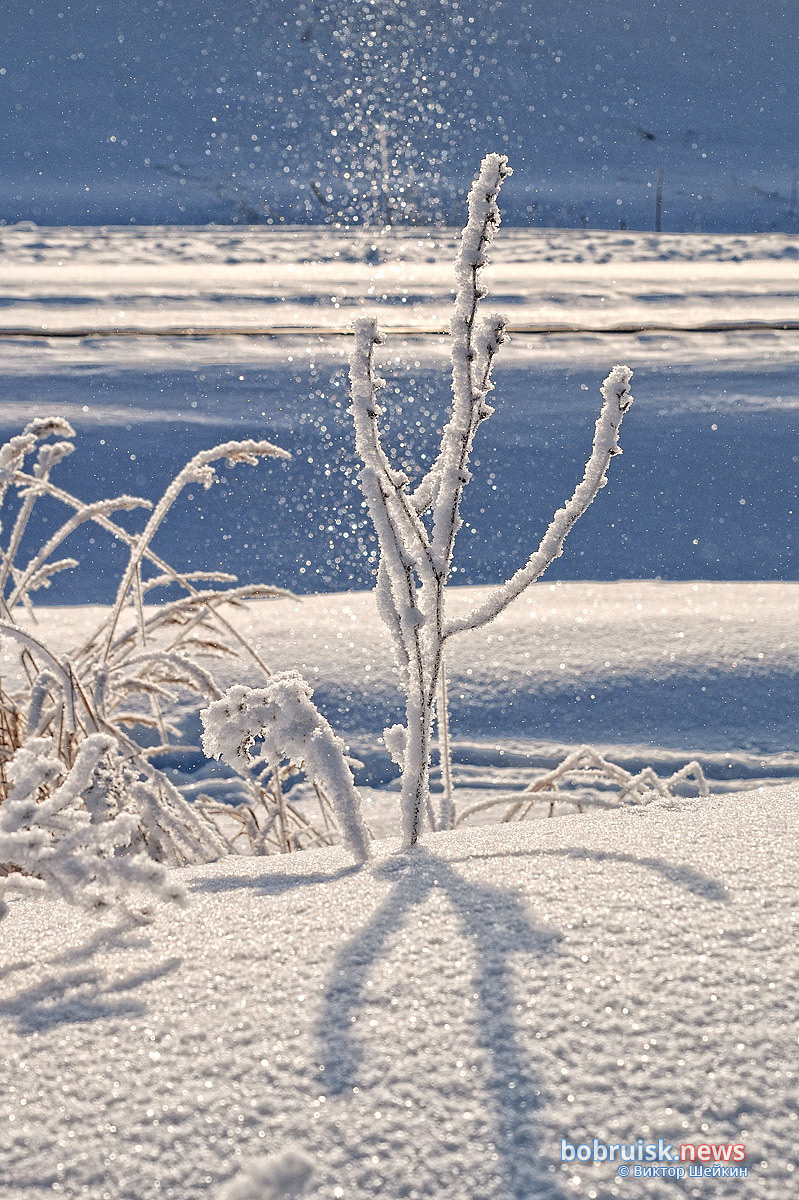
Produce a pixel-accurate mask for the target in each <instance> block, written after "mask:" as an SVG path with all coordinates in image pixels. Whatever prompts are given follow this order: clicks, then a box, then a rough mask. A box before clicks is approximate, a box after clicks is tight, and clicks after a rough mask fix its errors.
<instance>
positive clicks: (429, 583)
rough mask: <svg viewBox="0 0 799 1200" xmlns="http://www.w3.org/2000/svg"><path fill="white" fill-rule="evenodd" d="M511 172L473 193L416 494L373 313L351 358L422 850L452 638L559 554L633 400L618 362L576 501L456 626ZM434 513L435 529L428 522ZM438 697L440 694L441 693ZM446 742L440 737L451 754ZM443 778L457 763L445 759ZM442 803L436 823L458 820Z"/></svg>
mask: <svg viewBox="0 0 799 1200" xmlns="http://www.w3.org/2000/svg"><path fill="white" fill-rule="evenodd" d="M509 174H510V168H509V167H508V164H507V159H505V158H504V157H503V156H502V155H499V154H489V155H487V156H486V157H485V158H484V159H483V162H482V164H481V167H480V171H479V174H478V176H477V178H476V179H475V181H474V183H473V185H472V188H471V191H470V193H469V216H468V220H467V223H466V227H465V228H464V230H463V234H462V237H461V244H460V249H459V251H458V256H457V260H456V281H457V291H456V297H455V305H454V311H453V316H452V321H451V324H450V332H451V336H452V402H451V408H450V415H449V420H448V421H447V424H446V425H445V427H444V430H443V433H442V436H441V444H440V447H439V451H438V454H437V456H436V459H435V461H434V462H433V465H432V466H431V468H430V470H429V471H428V472H427V474H426V475H425V476H424V477H423V479H422V481H421V482H420V484H419V486H418V487H417V488H416V490H415V491H413V492H410V491H409V479H408V476H407V475H406V474H405V473H404V472H402V471H397V470H396V469H395V468H394V467H392V465H391V463H390V461H389V458H388V456H387V454H386V452H385V449H384V446H383V440H382V435H381V431H380V426H379V416H380V408H379V405H378V403H377V394H378V391H379V390H380V388H381V387H382V386H383V381H382V380H381V379H379V378H378V376H377V374H376V372H375V368H374V350H375V346H378V345H380V344H381V343H382V341H383V336H382V334H381V332H380V330H379V329H378V327H377V323H376V322H375V321H374V320H373V319H372V318H368V317H365V318H360V319H359V320H358V321H356V322H355V330H354V332H355V338H354V344H353V349H352V354H351V358H350V395H351V411H352V416H353V422H354V426H355V440H356V448H357V450H358V454H359V455H360V458H361V460H362V462H363V467H362V469H361V476H360V478H361V487H362V490H363V494H364V497H365V499H366V502H367V505H368V508H369V513H370V516H371V519H372V523H373V525H374V527H375V531H376V533H377V538H378V543H379V547H380V564H379V569H378V580H377V602H378V608H379V611H380V615H381V616H382V618H383V620H384V621H385V623H386V625H387V627H388V629H389V631H390V633H391V636H392V640H393V643H394V648H395V653H396V658H397V662H398V664H399V667H400V675H401V682H402V685H403V689H404V692H405V725H404V727H396V726H395V727H394V728H393V729H390V730H386V743H387V745H388V747H389V750H390V752H391V754H392V756H393V757H394V759H395V761H396V762H397V763H398V764H399V766H400V768H401V771H402V789H401V801H400V802H401V807H402V824H403V838H404V841H405V844H406V845H408V846H412V845H414V844H415V843H416V842H417V841H418V838H419V836H420V834H421V832H422V829H423V826H424V822H425V817H426V814H427V813H429V812H430V787H429V782H430V781H429V770H430V748H431V731H432V723H433V717H434V713H435V708H436V701H437V697H438V703H439V726H440V729H441V730H442V733H443V734H445V731H446V729H447V714H446V690H445V682H444V681H443V679H442V678H441V671H442V662H443V650H444V645H445V642H446V640H447V639H448V638H449V637H451V636H452V635H453V634H455V633H460V632H462V631H464V630H467V629H477V628H479V627H480V626H482V625H485V624H486V623H487V622H488V621H491V620H493V619H494V617H496V616H498V614H499V613H500V612H502V611H503V609H504V608H506V607H507V605H508V604H510V603H511V601H512V600H513V599H514V598H515V597H516V596H518V595H519V594H520V593H521V592H522V591H523V590H524V589H525V588H526V587H528V586H529V585H530V584H531V583H532V582H534V580H536V579H538V578H539V577H540V575H541V574H542V573H543V572H544V571H545V570H546V568H547V567H548V566H549V564H550V563H551V562H552V561H553V559H555V558H556V557H558V555H560V553H561V552H562V548H563V543H564V540H565V538H566V536H567V534H568V532H569V530H570V529H571V528H572V526H573V525H574V523H575V522H576V521H577V520H578V518H579V517H580V516H581V515H582V514H583V512H585V510H586V508H587V507H588V505H589V504H590V503H591V501H592V500H593V499H594V497H595V496H596V495H597V492H598V491H599V489H600V488H601V487H602V486H603V485H604V484H605V483H606V481H607V480H606V475H605V472H606V471H607V468H608V465H609V463H610V459H611V458H612V457H613V456H614V455H615V454H619V453H620V450H619V446H618V433H619V428H620V426H621V422H622V418H623V416H624V413H625V412H626V411H627V409H628V408H629V406H630V404H631V403H632V396H631V395H630V391H629V386H628V385H629V381H630V377H631V372H630V370H629V369H628V368H627V367H614V369H613V371H612V372H611V373H610V375H609V376H608V377H607V379H606V380H605V382H604V384H603V386H602V397H603V406H602V411H601V413H600V416H599V419H598V421H597V423H596V429H595V432H594V443H593V448H592V451H591V456H590V458H589V460H588V463H587V464H586V468H585V473H584V476H583V479H582V480H581V482H580V483H579V484H578V485H577V487H576V488H575V490H574V493H573V495H572V497H571V498H570V500H569V501H568V502H567V503H566V504H565V505H564V507H563V508H561V509H559V510H558V512H557V513H556V514H555V516H554V518H553V520H552V522H551V524H550V526H549V528H548V529H547V531H546V533H545V534H544V537H543V538H542V540H541V543H540V545H539V546H538V548H537V550H535V551H534V553H533V554H531V555H530V558H529V559H528V561H527V563H526V564H525V565H524V566H523V567H520V568H519V570H518V571H516V573H515V574H514V575H513V576H512V577H511V578H510V579H509V580H507V581H506V582H505V583H504V584H502V585H501V586H500V587H499V588H497V589H496V590H495V591H494V592H492V593H491V595H490V596H489V597H488V599H487V600H486V601H485V603H483V604H482V605H479V606H478V607H477V608H476V609H475V610H474V611H473V612H472V613H471V614H469V616H467V617H465V618H462V619H459V620H457V621H447V619H446V614H445V597H446V588H447V583H448V580H449V577H450V572H451V569H452V556H453V552H454V548H455V539H456V537H457V533H458V530H459V528H460V525H461V517H460V502H461V498H462V495H463V489H464V488H465V486H466V484H467V483H468V482H469V478H470V475H469V458H470V455H471V451H472V446H473V443H474V437H475V434H476V432H477V429H478V426H479V425H480V424H481V423H482V422H483V421H484V420H486V419H487V418H488V417H490V416H491V413H492V411H493V410H492V409H491V407H490V406H489V405H488V404H487V402H486V400H487V396H488V394H489V392H490V391H491V390H492V388H493V384H492V382H491V371H492V367H493V362H494V358H495V356H496V353H497V351H498V349H499V347H500V345H501V344H502V342H503V340H504V330H505V322H504V320H503V318H502V317H500V316H498V315H497V314H495V313H492V314H490V315H489V316H488V317H487V318H486V319H485V320H482V321H478V319H477V311H478V305H479V302H480V300H481V299H482V297H483V296H484V295H485V289H484V288H483V287H482V286H481V284H480V270H481V268H482V267H483V266H484V265H485V262H486V250H487V247H488V245H489V243H490V241H491V238H492V236H493V234H494V232H495V230H496V229H497V228H498V227H499V209H498V207H497V196H498V193H499V189H500V187H501V185H502V182H503V180H504V179H506V178H507V176H508V175H509ZM428 512H429V515H428V516H427V523H426V521H425V519H424V518H425V516H426V514H428ZM439 693H440V695H439ZM446 747H447V742H446V736H444V738H443V740H442V748H443V750H444V756H445V757H448V750H447V748H446ZM442 766H443V769H444V774H445V779H446V778H447V777H448V776H447V772H448V763H442ZM450 809H451V801H450V800H448V799H447V797H446V796H445V800H444V804H443V806H442V809H441V812H440V815H439V823H440V824H441V826H442V827H448V826H449V824H450V823H451V820H452V817H451V811H450Z"/></svg>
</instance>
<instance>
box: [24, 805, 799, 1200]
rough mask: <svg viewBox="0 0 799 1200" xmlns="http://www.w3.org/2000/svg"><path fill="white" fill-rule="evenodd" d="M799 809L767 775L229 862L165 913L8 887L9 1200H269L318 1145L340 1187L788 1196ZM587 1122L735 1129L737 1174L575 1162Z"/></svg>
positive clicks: (304, 1176) (793, 1116)
mask: <svg viewBox="0 0 799 1200" xmlns="http://www.w3.org/2000/svg"><path fill="white" fill-rule="evenodd" d="M798 828H799V789H797V788H796V787H781V788H775V789H760V790H758V791H754V792H747V793H742V794H738V795H736V796H721V797H711V798H710V799H709V800H707V801H701V802H700V801H675V802H673V803H669V804H664V805H656V806H655V805H653V806H649V807H644V808H638V809H623V810H617V811H615V812H613V813H611V814H608V815H603V816H597V817H594V816H587V817H584V818H563V819H555V820H551V821H536V822H531V823H528V824H520V825H515V826H509V827H502V828H496V827H495V828H482V829H472V830H469V831H467V832H465V833H458V834H439V835H436V836H433V837H430V838H429V839H427V840H426V842H425V845H424V847H423V848H420V849H418V850H416V851H413V852H408V853H398V852H397V851H396V847H395V846H394V845H393V844H389V843H381V844H379V845H378V846H377V847H376V849H375V851H374V855H373V858H372V860H371V861H370V863H368V864H367V865H366V866H364V867H362V868H357V867H355V866H353V865H352V863H351V861H350V860H349V859H348V858H347V856H346V854H345V852H344V851H343V850H330V851H324V852H318V853H317V852H315V853H306V854H298V855H295V856H293V857H281V858H272V859H268V860H264V859H240V858H238V859H227V860H224V861H221V862H219V863H216V864H214V865H212V866H210V867H202V868H192V869H190V870H187V871H183V872H180V876H181V879H182V881H183V882H184V883H185V885H186V887H187V889H188V892H189V903H188V905H187V906H186V907H185V908H176V907H170V906H165V907H162V908H161V909H160V910H159V912H158V914H157V917H156V919H155V921H154V923H153V924H152V925H150V926H146V927H142V926H139V927H136V926H133V925H130V924H128V925H116V926H113V927H108V926H100V925H98V924H96V923H93V921H92V920H91V919H90V918H88V917H87V916H86V915H85V914H82V913H80V912H76V911H72V910H69V909H67V908H66V907H65V906H63V905H61V904H59V903H55V902H49V901H19V902H17V903H14V904H12V912H11V914H10V916H9V917H8V919H7V920H6V922H5V923H4V925H3V927H2V939H3V940H2V948H1V949H0V1039H1V1040H0V1044H1V1045H2V1047H3V1052H2V1057H3V1059H4V1070H3V1076H4V1081H5V1083H4V1087H3V1090H2V1099H0V1161H2V1163H3V1168H2V1171H1V1172H0V1200H21V1198H22V1197H25V1198H26V1200H28V1198H31V1200H33V1198H35V1197H39V1196H43V1195H45V1194H47V1195H48V1196H52V1195H60V1196H74V1197H77V1196H81V1197H86V1198H87V1200H105V1198H106V1197H113V1200H155V1198H156V1197H158V1198H159V1200H160V1198H162V1197H167V1196H168V1197H171V1198H172V1200H199V1198H200V1197H204V1196H206V1195H207V1196H209V1197H211V1198H212V1200H213V1198H215V1197H216V1196H218V1195H220V1194H221V1195H236V1196H238V1195H240V1194H246V1195H247V1196H248V1197H249V1196H250V1194H251V1193H252V1195H256V1194H258V1195H259V1196H260V1195H261V1194H262V1193H263V1194H266V1195H271V1194H272V1193H271V1192H270V1191H269V1190H268V1188H269V1187H273V1186H274V1185H275V1184H276V1181H277V1182H279V1179H280V1171H283V1169H284V1168H285V1169H286V1171H287V1172H288V1176H287V1178H288V1183H287V1184H286V1186H287V1187H289V1188H294V1189H296V1188H298V1187H302V1186H305V1184H306V1183H307V1182H308V1174H309V1170H310V1163H312V1164H313V1167H314V1174H313V1179H312V1180H311V1181H310V1185H309V1190H308V1192H307V1193H306V1194H307V1195H308V1196H315V1197H319V1198H321V1197H325V1198H326V1200H327V1198H332V1197H347V1198H348V1200H370V1198H372V1197H375V1198H376V1197H381V1198H390V1200H399V1198H406V1197H407V1198H409V1200H410V1198H413V1197H418V1198H421V1197H425V1200H467V1198H468V1200H473V1198H475V1197H480V1198H481V1200H534V1198H549V1200H553V1198H557V1200H564V1198H566V1197H570V1196H580V1197H583V1196H584V1197H600V1198H604V1197H610V1196H615V1195H619V1196H631V1197H632V1196H634V1197H636V1198H638V1197H647V1198H649V1197H655V1198H661V1197H663V1198H671V1197H674V1198H675V1200H676V1197H678V1196H679V1197H684V1196H686V1195H692V1196H694V1195H695V1196H702V1197H707V1198H711V1197H715V1198H721V1197H725V1198H726V1197H731V1196H733V1195H734V1196H736V1197H740V1198H742V1200H743V1198H751V1200H755V1198H757V1200H778V1198H780V1200H781V1198H783V1197H785V1196H786V1195H789V1194H791V1185H792V1180H793V1169H794V1165H795V1162H796V1144H797V1095H798V1091H797V1037H798V1035H799V1020H797V1009H796V995H797V992H798V991H799V960H798V959H797V956H796V953H795V946H796V929H795V924H796V905H795V895H796V878H797V866H798V865H799V864H797V858H799V851H797V846H799V840H797V836H796V835H797V829H798ZM594 1138H597V1139H599V1140H600V1141H602V1142H605V1143H632V1142H636V1141H637V1140H638V1139H639V1138H641V1139H643V1141H644V1142H645V1143H657V1141H658V1139H663V1140H664V1142H665V1143H666V1144H670V1145H673V1146H674V1148H675V1149H676V1148H677V1147H678V1146H679V1145H680V1144H684V1143H693V1144H697V1145H698V1144H700V1143H703V1144H709V1143H724V1144H729V1143H736V1144H744V1145H745V1146H746V1162H745V1164H744V1165H745V1167H746V1169H747V1171H748V1175H747V1177H746V1178H738V1179H735V1180H730V1179H723V1178H722V1179H717V1178H704V1179H696V1180H690V1179H684V1180H679V1179H675V1178H668V1177H667V1178H661V1179H657V1178H630V1179H627V1180H624V1179H622V1178H620V1177H619V1176H618V1175H617V1164H615V1163H614V1164H611V1163H609V1162H605V1163H598V1164H596V1165H595V1164H594V1163H593V1162H589V1163H578V1162H576V1161H575V1162H565V1163H561V1141H562V1139H566V1140H567V1141H568V1142H569V1143H570V1144H571V1145H578V1144H582V1143H591V1142H592V1140H593V1139H594ZM289 1146H291V1147H293V1150H292V1154H293V1155H295V1156H296V1157H293V1158H292V1162H293V1166H292V1163H291V1162H290V1163H289V1164H288V1166H287V1165H286V1161H285V1154H286V1152H287V1147H289ZM275 1154H277V1155H278V1158H277V1159H276V1160H273V1161H272V1163H271V1164H266V1165H265V1164H264V1163H263V1162H262V1160H263V1159H265V1158H268V1156H270V1155H275ZM281 1155H283V1156H284V1157H283V1158H281V1157H280V1156H281ZM276 1164H277V1165H276ZM289 1168H290V1169H289ZM259 1173H260V1174H259ZM631 1174H632V1170H631ZM230 1181H233V1182H230ZM261 1181H265V1182H263V1185H262V1187H261V1191H260V1192H259V1191H258V1185H259V1182H261ZM250 1183H251V1184H252V1188H254V1189H255V1190H254V1191H253V1190H252V1188H251V1189H250V1191H247V1190H246V1186H249V1184H250ZM239 1185H240V1186H239ZM245 1185H246V1186H245ZM236 1188H238V1190H236ZM242 1188H244V1191H242ZM225 1189H226V1190H225Z"/></svg>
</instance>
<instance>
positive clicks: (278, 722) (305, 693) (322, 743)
mask: <svg viewBox="0 0 799 1200" xmlns="http://www.w3.org/2000/svg"><path fill="white" fill-rule="evenodd" d="M311 696H312V692H311V689H310V687H309V685H308V684H307V683H306V682H305V680H304V679H303V678H302V676H301V675H300V674H299V672H297V671H284V672H282V673H281V674H280V675H273V676H272V678H271V679H270V680H269V681H268V682H267V684H266V686H265V687H263V688H249V687H244V686H243V685H242V684H237V685H235V686H234V687H232V688H229V689H228V691H227V692H226V694H225V695H224V696H223V697H222V698H221V699H220V700H217V701H216V702H215V703H214V704H211V705H209V707H208V708H206V709H205V710H204V711H203V714H202V719H203V725H204V727H205V733H204V734H203V749H204V750H205V753H206V754H207V755H208V756H209V757H210V758H221V759H222V760H223V761H224V762H226V763H228V765H229V766H237V765H239V764H241V763H242V762H243V763H245V764H246V765H247V766H255V767H259V766H262V765H263V766H266V767H268V768H271V769H272V770H277V769H278V768H279V766H280V763H281V762H282V761H283V760H284V759H288V760H289V761H290V762H296V763H299V764H302V766H303V767H304V769H305V771H306V773H307V775H308V776H309V778H310V779H311V780H312V782H313V783H314V784H315V785H317V786H318V787H320V788H321V789H323V791H324V793H325V794H326V795H328V796H330V799H331V803H332V806H333V809H334V811H335V815H336V817H337V819H338V823H339V826H340V828H341V832H342V835H343V838H344V842H345V844H346V845H347V847H348V848H349V849H350V850H351V851H352V853H353V854H354V855H355V857H356V858H357V859H359V860H363V859H364V858H366V855H367V845H368V834H367V830H366V827H365V826H364V823H363V818H362V816H361V805H360V799H359V797H358V793H357V791H356V788H355V782H354V780H353V778H352V771H351V770H350V767H349V764H348V762H347V759H346V757H345V753H344V744H343V742H342V741H341V740H340V738H337V737H336V735H335V734H334V733H333V730H332V729H331V728H330V725H329V724H328V723H327V721H326V720H325V718H324V717H323V716H322V714H321V713H320V712H319V710H318V709H317V707H316V705H315V704H314V703H313V700H312V699H311ZM256 741H258V742H260V743H261V745H262V747H263V749H262V751H261V752H260V753H259V754H257V755H254V754H253V747H254V746H255V743H256Z"/></svg>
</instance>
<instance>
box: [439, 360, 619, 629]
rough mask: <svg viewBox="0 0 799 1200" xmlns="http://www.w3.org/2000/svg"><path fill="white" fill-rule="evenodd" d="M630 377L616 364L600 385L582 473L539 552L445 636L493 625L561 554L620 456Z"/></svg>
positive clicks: (452, 625)
mask: <svg viewBox="0 0 799 1200" xmlns="http://www.w3.org/2000/svg"><path fill="white" fill-rule="evenodd" d="M631 378H632V371H631V370H630V369H629V367H622V366H617V367H614V368H613V370H612V371H611V372H610V374H609V375H608V377H607V379H606V380H605V382H604V383H603V384H602V389H601V390H602V399H603V405H602V410H601V412H600V414H599V417H598V419H597V422H596V426H595V429H594V443H593V447H592V450H591V456H590V458H589V459H588V462H587V463H586V466H585V473H584V474H583V478H582V480H581V481H580V483H578V485H577V487H576V488H575V489H574V493H573V494H572V497H571V499H570V500H568V501H567V502H566V504H565V505H564V506H563V508H559V509H558V511H557V512H556V513H555V516H554V517H553V518H552V522H551V524H550V526H549V528H548V529H547V531H546V533H545V534H544V536H543V538H542V539H541V544H540V545H539V547H538V549H537V550H536V551H535V552H534V553H533V554H531V555H530V558H529V559H528V560H527V562H526V564H525V565H524V566H523V567H521V568H520V569H519V570H518V571H517V572H516V573H515V575H512V576H511V578H510V579H509V580H508V581H507V582H506V583H504V584H502V585H501V586H500V587H498V588H496V589H495V590H494V591H493V592H491V594H490V595H489V596H488V599H487V600H485V601H484V603H483V604H481V605H478V607H477V608H475V609H473V610H472V612H471V613H469V615H468V616H466V617H461V618H459V619H458V620H454V621H448V622H447V623H446V625H445V627H444V636H445V637H451V636H452V634H454V633H460V632H462V631H463V630H466V629H479V628H480V626H482V625H486V624H487V623H488V622H489V621H493V620H494V618H495V617H497V616H499V614H500V613H501V612H503V610H504V609H506V608H507V607H508V605H509V604H510V603H511V601H513V600H515V599H516V597H517V596H519V595H521V593H522V592H523V591H524V589H525V588H526V587H529V585H530V584H531V583H534V582H535V580H536V579H538V578H540V576H541V575H542V574H543V573H544V571H545V570H546V569H547V567H548V566H549V565H550V563H551V562H553V561H554V559H556V558H558V557H559V556H560V554H561V553H562V550H563V543H564V542H565V540H566V537H567V535H568V533H569V531H570V530H571V529H572V527H573V526H574V524H575V522H576V521H578V520H579V518H580V517H581V516H582V515H583V513H584V512H585V510H586V509H587V508H588V506H589V505H590V504H591V502H592V501H593V500H594V499H595V498H596V496H597V493H598V492H599V490H600V489H601V488H603V487H604V486H605V484H606V483H607V475H606V471H607V469H608V467H609V465H610V460H611V458H613V457H614V456H615V455H617V454H621V449H620V448H619V430H620V428H621V423H622V420H623V419H624V414H625V413H626V412H627V410H628V409H629V407H630V405H631V404H632V401H633V398H632V395H631V393H630V388H629V384H630V379H631Z"/></svg>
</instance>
